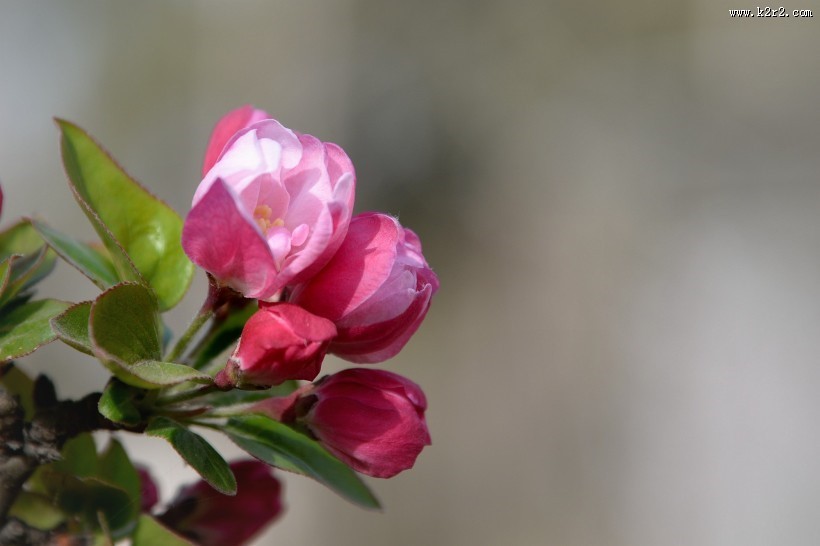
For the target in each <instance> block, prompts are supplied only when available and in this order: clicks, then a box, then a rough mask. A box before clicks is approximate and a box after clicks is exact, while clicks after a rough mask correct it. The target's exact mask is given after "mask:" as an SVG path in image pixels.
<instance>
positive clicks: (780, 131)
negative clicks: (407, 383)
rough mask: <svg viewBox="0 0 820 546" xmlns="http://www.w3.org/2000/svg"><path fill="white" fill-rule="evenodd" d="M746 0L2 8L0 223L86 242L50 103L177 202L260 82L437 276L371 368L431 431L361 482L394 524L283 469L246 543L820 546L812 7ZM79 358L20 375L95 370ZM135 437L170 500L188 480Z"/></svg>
mask: <svg viewBox="0 0 820 546" xmlns="http://www.w3.org/2000/svg"><path fill="white" fill-rule="evenodd" d="M738 2H739V0H731V1H728V2H727V1H724V0H708V1H707V0H678V1H675V2H671V1H659V2H649V1H645V0H626V1H622V2H613V3H609V4H607V3H602V2H593V1H591V0H541V1H524V0H521V1H519V0H508V1H504V2H501V1H496V2H492V1H477V0H456V1H449V2H437V1H432V0H417V1H415V2H393V1H388V2H376V1H372V0H334V1H332V2H324V1H315V0H303V1H300V2H291V1H284V0H264V1H263V0H257V1H252V0H241V1H240V0H237V1H232V2H224V1H217V0H199V1H193V0H191V1H183V0H162V1H160V0H156V1H143V2H125V1H112V0H73V1H71V2H67V1H65V0H53V1H45V0H19V1H18V0H0V75H2V79H1V80H0V181H2V184H3V188H4V191H5V193H6V203H5V209H6V210H5V211H4V217H3V219H2V224H3V225H8V224H9V223H10V222H11V221H12V219H13V217H14V216H17V215H21V214H30V213H34V214H37V215H39V216H41V217H42V218H44V219H46V220H47V221H48V222H50V223H51V224H52V225H54V226H56V227H59V228H63V229H64V230H66V231H68V232H70V233H72V234H74V235H76V236H86V237H89V238H90V237H92V231H91V229H90V228H89V227H88V226H87V223H86V220H85V218H84V217H83V216H82V214H81V213H80V211H79V209H77V208H76V207H75V206H74V203H73V200H72V197H71V195H70V193H69V190H68V188H67V186H66V184H65V180H64V176H63V174H62V172H61V167H60V162H59V156H58V149H57V131H56V128H55V126H54V125H53V123H52V121H51V116H54V115H56V116H60V117H65V118H67V119H70V120H72V121H75V122H77V123H78V124H80V125H81V126H83V127H85V128H87V129H88V130H89V131H90V132H91V133H92V134H93V135H95V137H96V138H98V139H99V140H100V141H101V142H102V143H103V144H104V145H105V146H106V147H107V148H108V149H109V150H110V151H111V153H112V154H113V155H114V156H115V157H116V158H117V159H118V160H119V161H120V162H121V164H122V165H124V166H125V168H126V169H127V170H128V171H130V172H131V173H132V174H133V175H134V176H135V177H136V178H137V179H139V180H140V181H141V182H143V183H144V184H145V185H146V186H147V187H148V188H150V189H151V190H152V191H153V192H154V193H155V194H157V195H159V196H161V197H162V198H163V199H165V200H166V201H167V202H168V203H169V204H171V205H172V206H173V207H174V208H175V209H176V210H178V211H180V213H185V212H186V211H187V209H188V207H189V204H190V199H191V196H192V194H193V191H194V189H195V187H196V185H197V183H198V181H199V178H198V173H199V169H200V162H201V159H202V154H203V151H204V147H205V143H206V141H207V138H208V135H209V131H210V129H211V127H212V126H213V124H214V123H215V122H216V120H217V119H218V118H219V117H220V116H221V115H222V114H224V113H225V112H227V111H228V110H230V109H232V108H235V107H237V106H239V105H241V104H245V103H252V104H254V105H256V106H258V107H260V108H264V109H266V110H268V111H270V112H271V113H273V114H274V115H275V116H276V117H277V118H278V119H280V120H281V121H282V122H283V123H284V124H285V125H287V126H290V127H293V128H296V129H298V130H300V131H303V132H307V133H311V134H314V135H317V136H319V137H320V138H322V139H323V140H329V141H333V142H337V143H339V144H340V145H342V146H343V147H344V148H345V149H346V150H347V151H348V153H349V154H350V155H351V157H352V158H353V161H354V163H355V165H356V167H357V172H358V180H359V182H358V200H357V210H358V211H364V210H370V209H379V210H384V211H388V212H391V213H393V214H397V215H399V216H400V217H401V220H402V222H403V223H404V224H405V225H407V226H410V227H412V228H413V229H414V230H416V231H417V232H418V233H419V234H420V236H421V238H422V241H423V243H424V245H425V254H426V256H427V258H428V260H429V262H430V263H431V264H432V265H433V267H434V268H435V270H436V271H437V273H438V275H439V276H440V278H441V283H442V289H441V291H440V292H439V294H438V295H437V296H436V298H435V301H434V304H433V307H432V310H431V312H430V314H429V315H428V318H427V320H426V322H425V324H424V325H423V327H422V328H421V330H420V331H419V333H418V334H417V335H416V336H415V338H414V339H413V340H412V341H411V343H410V344H409V345H408V346H407V347H406V348H405V349H404V351H403V352H402V353H401V354H400V355H399V357H397V358H396V359H394V360H392V361H390V362H389V363H388V364H386V365H385V366H387V367H389V369H392V370H395V371H398V372H399V373H402V374H404V375H407V376H409V377H411V378H412V379H414V380H415V381H417V382H419V383H420V384H421V385H423V387H424V388H425V390H426V392H427V393H428V396H429V403H430V409H429V412H428V420H429V424H430V428H431V431H432V435H433V439H434V445H433V446H432V447H430V448H428V449H426V450H425V451H424V453H423V454H422V456H421V457H420V459H419V461H418V463H417V465H416V467H415V468H414V469H413V470H412V471H409V472H406V473H404V474H402V475H400V476H399V477H397V478H395V479H392V480H389V481H383V480H382V481H380V480H371V481H370V483H371V484H372V486H373V488H374V489H375V491H376V492H377V494H378V495H379V497H380V498H381V500H382V501H383V504H384V505H385V510H384V512H383V513H372V512H366V511H361V510H359V509H357V508H355V507H354V506H351V505H348V504H346V503H345V501H343V500H341V499H340V498H338V497H336V496H335V495H333V494H332V493H329V492H327V491H325V490H324V489H322V488H321V487H320V486H318V485H316V484H314V483H312V482H310V481H309V480H307V479H303V478H299V477H296V476H287V477H286V478H285V479H286V484H287V485H286V487H287V504H288V506H289V511H288V514H287V515H286V517H285V518H284V519H282V520H281V521H280V523H279V524H278V525H276V526H274V527H272V528H271V529H270V531H269V532H267V533H266V534H265V535H263V536H261V537H259V539H258V541H257V544H259V545H265V544H298V545H302V544H304V545H315V544H328V543H332V544H335V545H337V546H342V545H348V544H349V545H356V546H370V545H374V546H376V545H385V544H390V545H396V546H417V545H447V546H449V545H454V546H457V545H469V546H495V545H504V546H507V545H516V546H519V545H520V546H542V545H559V546H563V545H567V546H572V545H578V546H589V545H606V546H618V545H624V546H633V545H647V546H659V545H715V546H724V545H734V544H738V545H740V544H742V545H771V544H785V545H814V544H818V543H820V518H818V511H819V510H820V468H818V465H820V463H819V462H818V461H820V430H819V427H818V415H820V397H819V396H818V392H820V335H818V326H820V214H818V211H819V210H820V180H818V173H820V153H818V150H820V108H819V107H818V98H819V97H820V55H818V50H820V26H818V25H820V5H818V4H816V3H812V2H806V1H805V0H795V3H793V4H789V5H786V6H785V7H786V8H787V11H788V12H791V10H792V9H805V8H808V9H813V10H814V13H815V17H814V18H803V19H798V18H794V17H791V18H787V19H786V18H784V19H773V18H768V19H766V18H751V19H739V18H731V17H730V16H729V9H733V8H749V9H755V8H756V6H753V5H744V4H742V3H738ZM45 291H46V292H48V293H49V294H51V295H55V296H62V297H66V296H67V295H71V296H72V297H74V298H75V299H78V300H79V299H81V298H90V297H93V295H94V293H95V289H94V287H93V285H92V284H91V283H90V282H88V281H86V280H85V279H84V278H83V277H81V276H80V275H79V274H78V273H76V272H75V271H73V270H71V269H70V268H68V267H67V266H64V265H61V266H60V267H59V273H58V274H56V275H55V276H54V278H53V280H50V281H49V284H48V285H47V286H46V287H45ZM203 291H204V280H203V278H202V277H199V278H198V279H197V281H196V283H195V284H194V286H193V288H192V290H191V293H190V295H189V297H188V298H187V299H186V300H185V302H184V303H183V305H181V306H180V307H179V308H178V309H176V310H174V311H173V312H172V313H171V317H170V321H171V323H172V324H173V325H174V326H175V327H176V328H178V329H179V328H182V327H184V326H185V324H186V323H187V320H188V318H189V317H190V316H191V315H192V314H193V312H194V311H195V309H196V308H197V306H198V304H199V303H200V300H201V297H202V295H203ZM69 352H70V351H67V350H65V348H64V347H58V346H56V345H53V346H50V347H48V348H46V349H43V350H42V351H39V352H38V353H37V354H36V355H33V356H32V357H29V358H28V359H26V360H24V361H22V364H23V366H24V367H25V368H27V369H30V370H32V371H33V372H34V371H37V370H40V371H46V372H48V373H50V374H53V375H54V376H55V377H57V378H58V381H59V385H60V391H61V394H63V395H66V396H79V395H82V394H85V393H86V392H89V391H91V390H94V389H99V388H101V387H102V385H103V383H104V380H105V373H103V372H102V371H101V367H100V366H99V365H98V364H96V363H95V362H93V361H91V360H89V359H86V358H82V357H81V356H76V357H75V355H71V354H68V353H69ZM342 366H343V364H342V363H339V362H331V363H330V364H329V366H328V367H329V368H330V369H338V368H340V367H342ZM126 441H127V442H128V443H129V446H130V448H131V450H132V451H133V453H134V454H135V458H136V459H138V460H139V461H142V462H144V463H147V464H150V465H151V466H152V467H153V469H154V471H155V472H156V473H157V474H158V475H160V476H161V479H162V483H161V489H162V494H163V498H165V499H166V500H167V499H169V498H170V497H172V496H173V494H174V492H175V490H176V488H177V486H178V485H179V484H180V483H182V482H184V481H187V480H192V479H193V478H194V474H193V472H192V471H190V469H187V468H185V467H184V465H183V464H182V463H181V462H180V461H179V459H178V458H177V457H176V455H175V454H174V453H173V452H172V451H171V449H170V448H169V447H167V446H166V445H164V444H163V443H162V442H161V441H159V440H150V439H144V438H140V437H136V436H126ZM220 446H221V448H222V449H224V452H225V453H226V454H228V455H229V456H235V455H238V451H237V450H236V449H235V448H233V447H232V446H230V445H227V444H224V443H222V444H220Z"/></svg>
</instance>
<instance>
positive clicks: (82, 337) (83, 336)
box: [51, 301, 94, 356]
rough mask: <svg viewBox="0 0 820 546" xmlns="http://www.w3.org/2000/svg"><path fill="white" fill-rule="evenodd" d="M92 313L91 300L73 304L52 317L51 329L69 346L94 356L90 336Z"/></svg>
mask: <svg viewBox="0 0 820 546" xmlns="http://www.w3.org/2000/svg"><path fill="white" fill-rule="evenodd" d="M90 315H91V302H90V301H84V302H81V303H78V304H75V305H72V306H71V307H69V308H68V309H66V310H65V311H63V312H62V313H61V314H59V315H57V316H56V317H54V318H53V319H51V329H52V330H53V331H54V333H55V334H56V335H57V339H59V340H60V341H62V342H63V343H65V344H66V345H68V346H69V347H73V348H75V349H77V350H78V351H81V352H83V353H86V354H89V355H91V356H94V348H93V347H92V346H91V339H90V338H89V337H88V319H89V317H90Z"/></svg>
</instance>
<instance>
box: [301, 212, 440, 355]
mask: <svg viewBox="0 0 820 546" xmlns="http://www.w3.org/2000/svg"><path fill="white" fill-rule="evenodd" d="M438 287H439V282H438V278H437V277H436V275H435V273H433V271H432V270H431V269H430V267H429V266H428V265H427V262H426V261H425V259H424V256H422V253H421V243H420V242H419V239H418V237H417V236H416V234H415V233H413V232H412V231H410V230H409V229H405V228H403V227H401V225H400V224H399V222H398V220H396V219H395V218H392V217H391V216H387V215H386V214H380V213H374V212H370V213H365V214H359V215H357V216H356V217H354V218H353V220H352V221H351V222H350V228H349V229H348V232H347V237H346V238H345V240H344V242H343V243H342V246H341V247H340V248H339V250H338V251H337V252H336V254H335V255H334V257H333V259H332V260H331V261H330V263H328V265H327V266H326V267H325V268H324V269H323V270H321V271H320V272H319V273H318V274H317V275H316V276H314V277H313V278H311V279H309V280H308V281H307V282H306V283H304V284H302V285H299V286H296V287H294V289H293V292H292V294H291V297H290V299H289V301H291V302H292V303H296V304H297V305H301V306H302V307H304V308H305V309H307V310H308V311H310V312H311V313H314V314H316V315H319V316H322V317H325V318H327V319H330V320H332V321H333V322H334V323H335V324H336V328H337V329H338V331H339V332H338V335H337V336H336V338H335V339H334V340H333V342H332V343H331V345H330V352H332V353H334V354H336V355H338V356H340V357H342V358H344V359H347V360H350V361H352V362H361V363H373V362H381V361H383V360H387V359H388V358H390V357H392V356H394V355H396V354H397V353H398V352H399V351H400V350H401V348H402V347H404V345H405V344H406V343H407V341H408V340H409V339H410V336H412V335H413V333H414V332H415V331H416V330H417V329H418V327H419V325H420V324H421V321H422V320H423V319H424V316H425V315H426V314H427V310H428V309H429V308H430V299H431V297H432V296H433V294H434V293H435V292H436V290H438Z"/></svg>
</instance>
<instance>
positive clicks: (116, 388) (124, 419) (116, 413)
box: [97, 377, 145, 426]
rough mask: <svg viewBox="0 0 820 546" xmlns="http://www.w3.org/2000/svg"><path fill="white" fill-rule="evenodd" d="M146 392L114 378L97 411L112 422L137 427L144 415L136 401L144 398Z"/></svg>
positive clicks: (106, 389)
mask: <svg viewBox="0 0 820 546" xmlns="http://www.w3.org/2000/svg"><path fill="white" fill-rule="evenodd" d="M144 392H145V391H143V390H141V389H136V388H134V387H131V386H129V385H126V384H125V383H123V382H122V381H120V380H119V379H117V378H116V377H112V378H111V380H110V381H109V382H108V385H106V386H105V390H103V393H102V396H101V397H100V401H99V403H98V404H97V409H99V411H100V413H101V414H102V415H103V417H105V418H106V419H108V420H110V421H114V422H115V423H122V424H123V425H129V426H136V425H138V424H139V423H140V421H142V415H141V414H140V411H139V409H137V405H136V404H135V400H136V399H137V398H140V397H142V396H143V393H144Z"/></svg>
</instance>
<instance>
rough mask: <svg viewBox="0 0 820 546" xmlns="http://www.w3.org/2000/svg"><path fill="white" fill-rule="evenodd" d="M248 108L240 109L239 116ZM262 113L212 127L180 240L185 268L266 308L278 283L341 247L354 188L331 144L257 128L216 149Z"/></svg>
mask: <svg viewBox="0 0 820 546" xmlns="http://www.w3.org/2000/svg"><path fill="white" fill-rule="evenodd" d="M247 108H249V107H247ZM263 114H264V112H261V111H259V110H252V109H251V110H243V109H240V110H238V111H234V112H231V113H230V114H228V116H226V118H225V119H223V120H222V121H220V123H219V124H217V129H216V132H215V134H214V136H213V137H212V139H211V142H210V144H209V146H208V153H207V154H206V160H205V166H208V165H209V164H210V162H211V158H212V156H213V155H214V153H215V150H217V149H219V148H220V147H221V148H222V150H221V152H220V153H219V156H218V159H217V160H216V162H215V163H213V165H212V166H211V168H210V169H209V170H208V172H207V173H206V174H205V177H204V178H203V180H202V182H201V183H200V185H199V187H198V188H197V190H196V193H195V194H194V199H193V207H192V209H191V212H190V213H189V214H188V217H187V218H186V219H185V225H184V227H183V231H182V246H183V248H184V249H185V252H186V253H187V254H188V256H189V257H190V258H191V260H192V261H193V262H194V263H196V264H197V265H199V266H200V267H202V268H203V269H205V270H206V271H208V272H210V273H211V274H212V275H213V276H214V277H216V279H218V280H219V281H220V282H221V283H222V284H224V285H227V286H230V287H231V288H233V289H235V290H236V291H238V292H240V293H242V294H243V295H244V296H246V297H249V298H256V299H261V300H267V301H271V300H275V299H276V298H277V296H278V293H279V291H280V290H281V289H282V288H283V287H284V286H285V285H287V284H292V283H296V282H302V281H304V280H306V279H307V278H309V276H310V275H312V274H313V273H315V272H316V271H318V270H319V269H320V268H321V267H322V266H323V265H325V264H326V263H327V262H328V260H330V258H331V256H333V254H334V252H336V249H338V248H339V245H340V244H341V243H342V240H343V239H344V236H345V233H346V232H347V227H348V224H349V223H350V216H351V213H352V210H353V194H354V189H355V185H356V178H355V173H354V171H353V164H352V163H351V162H350V159H349V158H348V157H347V155H346V154H345V153H344V151H343V150H342V149H341V148H339V147H338V146H336V145H335V144H330V143H324V142H321V141H320V140H318V139H316V138H314V137H312V136H310V135H303V134H300V133H296V132H294V131H291V130H290V129H287V128H285V127H283V126H282V125H281V124H279V122H277V121H276V120H273V119H263V120H261V121H257V122H256V123H253V124H251V125H249V126H247V127H245V128H244V129H241V130H240V131H239V132H238V133H236V134H234V135H233V136H232V137H231V138H230V139H229V140H228V141H227V143H226V144H225V145H224V146H221V145H220V144H221V142H222V141H223V139H224V137H225V134H227V132H230V131H231V130H233V128H234V127H238V126H242V125H245V124H246V123H249V122H251V121H253V120H255V119H256V118H258V117H259V116H261V115H263Z"/></svg>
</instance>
